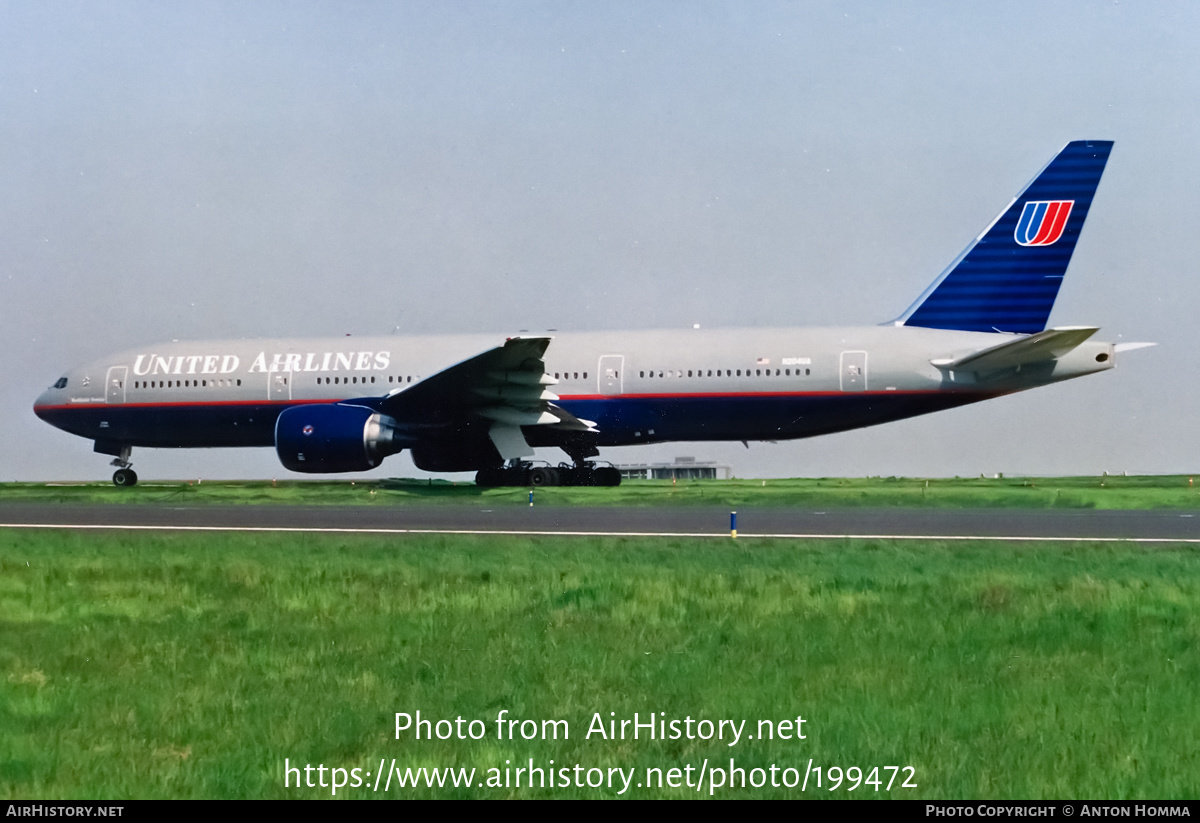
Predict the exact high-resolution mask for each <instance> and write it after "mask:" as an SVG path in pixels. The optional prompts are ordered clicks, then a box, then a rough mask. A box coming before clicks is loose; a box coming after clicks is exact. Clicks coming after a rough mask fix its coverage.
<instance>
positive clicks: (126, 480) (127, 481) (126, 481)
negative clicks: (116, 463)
mask: <svg viewBox="0 0 1200 823" xmlns="http://www.w3.org/2000/svg"><path fill="white" fill-rule="evenodd" d="M113 485H114V486H136V485H137V472H135V471H134V470H133V469H117V470H116V471H115V472H113Z"/></svg>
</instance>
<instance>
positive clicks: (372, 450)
mask: <svg viewBox="0 0 1200 823" xmlns="http://www.w3.org/2000/svg"><path fill="white" fill-rule="evenodd" d="M405 445H407V444H406V443H405V442H404V440H403V438H402V437H400V436H399V434H398V432H397V423H396V421H395V420H394V419H392V418H391V417H388V416H387V415H386V414H380V413H379V412H377V411H375V410H374V409H371V408H368V407H366V406H352V405H349V404H342V403H319V404H312V405H305V406H292V407H291V408H288V409H284V410H283V411H282V412H280V414H279V419H278V420H276V421H275V453H276V454H278V455H279V462H280V463H282V464H283V465H284V468H286V469H290V470H291V471H294V472H309V473H323V472H362V471H367V470H368V469H373V468H375V467H376V466H378V465H379V464H380V463H381V462H382V461H383V458H385V457H387V456H388V455H389V454H395V453H396V452H398V451H400V450H401V449H403V448H404V447H405Z"/></svg>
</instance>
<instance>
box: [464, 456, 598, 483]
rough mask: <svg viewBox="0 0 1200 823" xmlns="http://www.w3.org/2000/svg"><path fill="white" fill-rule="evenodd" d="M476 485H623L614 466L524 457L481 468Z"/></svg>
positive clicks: (476, 476)
mask: <svg viewBox="0 0 1200 823" xmlns="http://www.w3.org/2000/svg"><path fill="white" fill-rule="evenodd" d="M475 485H477V486H480V487H482V488H485V489H490V488H495V487H497V486H533V487H538V486H619V485H621V472H620V471H619V470H618V469H616V468H615V467H613V466H597V465H596V464H595V463H590V462H587V461H580V462H578V463H575V464H574V465H572V464H570V463H560V464H558V466H535V465H533V464H532V463H526V462H524V461H521V460H510V461H509V462H508V463H507V464H506V465H503V466H496V467H494V468H487V469H480V470H479V471H478V472H477V473H476V474H475Z"/></svg>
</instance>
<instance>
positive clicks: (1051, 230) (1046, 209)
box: [1013, 200, 1075, 246]
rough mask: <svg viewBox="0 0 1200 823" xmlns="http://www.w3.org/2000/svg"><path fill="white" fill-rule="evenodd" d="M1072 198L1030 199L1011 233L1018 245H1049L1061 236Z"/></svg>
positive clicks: (1072, 204) (1072, 203) (1069, 214)
mask: <svg viewBox="0 0 1200 823" xmlns="http://www.w3.org/2000/svg"><path fill="white" fill-rule="evenodd" d="M1074 205H1075V201H1074V200H1030V201H1029V202H1028V203H1026V204H1025V208H1024V209H1022V210H1021V219H1020V220H1018V221H1017V230H1016V231H1015V232H1014V233H1013V236H1014V238H1015V239H1016V241H1017V244H1018V245H1020V246H1050V245H1053V244H1054V243H1057V242H1058V238H1060V237H1062V233H1063V229H1064V228H1066V226H1067V218H1068V217H1070V216H1071V207H1072V206H1074Z"/></svg>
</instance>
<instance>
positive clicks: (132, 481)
mask: <svg viewBox="0 0 1200 823" xmlns="http://www.w3.org/2000/svg"><path fill="white" fill-rule="evenodd" d="M132 453H133V447H132V446H122V447H121V453H120V454H118V455H117V456H116V457H115V458H114V459H113V461H112V463H110V464H109V465H111V466H116V467H117V470H116V471H115V472H113V485H114V486H136V485H137V472H135V471H134V470H133V469H131V468H130V466H131V465H132V464H131V463H130V462H129V456H130V454H132ZM109 454H112V452H109Z"/></svg>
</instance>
